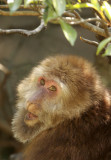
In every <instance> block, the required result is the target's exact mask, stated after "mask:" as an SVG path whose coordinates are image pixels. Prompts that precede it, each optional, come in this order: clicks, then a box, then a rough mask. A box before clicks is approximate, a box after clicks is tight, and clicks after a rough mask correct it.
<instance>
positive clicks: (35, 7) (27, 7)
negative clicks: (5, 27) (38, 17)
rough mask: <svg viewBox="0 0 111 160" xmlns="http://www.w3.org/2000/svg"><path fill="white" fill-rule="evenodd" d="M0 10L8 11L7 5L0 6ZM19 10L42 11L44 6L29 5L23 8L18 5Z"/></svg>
mask: <svg viewBox="0 0 111 160" xmlns="http://www.w3.org/2000/svg"><path fill="white" fill-rule="evenodd" d="M0 8H1V9H9V5H7V4H6V5H0ZM19 8H20V9H25V10H26V9H42V8H44V6H43V5H39V4H37V5H36V6H35V5H33V4H30V6H25V7H24V5H20V6H19Z"/></svg>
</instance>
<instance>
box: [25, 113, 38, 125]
mask: <svg viewBox="0 0 111 160" xmlns="http://www.w3.org/2000/svg"><path fill="white" fill-rule="evenodd" d="M38 121H39V120H38V116H36V115H34V114H32V113H30V112H29V113H27V114H26V115H25V118H24V122H25V124H26V125H28V126H31V127H33V126H34V125H35V124H36V123H37V122H38Z"/></svg>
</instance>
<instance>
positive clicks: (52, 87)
mask: <svg viewBox="0 0 111 160" xmlns="http://www.w3.org/2000/svg"><path fill="white" fill-rule="evenodd" d="M48 89H49V90H50V91H56V90H57V88H56V87H55V86H51V87H49V88H48Z"/></svg>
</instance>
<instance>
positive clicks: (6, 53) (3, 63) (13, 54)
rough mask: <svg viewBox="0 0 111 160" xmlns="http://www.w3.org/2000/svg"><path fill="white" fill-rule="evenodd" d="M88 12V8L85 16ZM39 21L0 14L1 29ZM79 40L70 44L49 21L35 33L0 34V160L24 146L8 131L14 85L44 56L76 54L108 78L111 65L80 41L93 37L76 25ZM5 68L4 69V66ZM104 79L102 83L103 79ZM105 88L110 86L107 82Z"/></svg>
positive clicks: (13, 109) (93, 38)
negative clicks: (27, 34) (30, 34)
mask: <svg viewBox="0 0 111 160" xmlns="http://www.w3.org/2000/svg"><path fill="white" fill-rule="evenodd" d="M89 14H91V13H90V12H89V11H88V10H87V12H85V13H84V15H82V16H84V17H87V15H88V16H89V17H90V15H89ZM39 23H40V21H39V19H37V18H36V17H23V16H22V17H3V16H1V17H0V28H2V29H11V28H22V29H29V30H31V29H34V28H36V26H38V25H39ZM75 28H76V30H77V32H78V39H77V41H76V43H75V46H74V47H71V46H70V44H69V43H68V41H67V40H66V39H65V37H64V35H63V33H62V30H61V28H60V27H59V25H53V24H49V25H48V26H47V28H46V29H45V30H43V31H42V32H40V33H39V34H38V35H35V36H31V37H25V36H22V35H18V34H14V35H0V160H9V156H10V155H11V154H13V153H19V152H21V151H22V149H23V145H22V144H21V143H19V142H17V141H16V140H15V139H14V138H13V135H12V132H11V120H12V118H13V114H14V111H15V104H16V99H17V97H16V87H17V85H18V83H19V82H20V80H22V79H23V78H24V77H25V76H26V75H27V74H28V73H29V72H30V71H31V69H32V68H33V67H34V66H36V65H37V64H38V63H39V62H40V61H41V60H42V59H44V58H45V57H47V56H53V55H56V54H73V55H74V54H76V55H79V56H82V57H85V58H86V59H88V60H89V61H90V62H92V63H94V65H95V67H96V68H97V69H98V72H99V73H100V74H101V75H104V76H103V78H104V79H106V83H107V77H109V75H108V74H111V73H110V72H109V73H108V72H106V70H108V69H109V67H110V65H109V64H108V63H107V62H106V60H104V61H105V62H104V63H103V60H102V61H101V58H99V60H98V57H96V55H95V53H96V47H95V46H91V45H89V44H86V43H84V42H82V41H81V40H80V39H79V37H80V36H83V37H84V38H87V39H90V40H95V39H96V37H95V35H94V34H93V33H91V32H89V31H87V30H85V29H83V28H81V27H80V26H76V27H75ZM5 67H6V68H5ZM104 79H103V81H104V83H105V80H104ZM107 84H108V87H110V84H109V83H107Z"/></svg>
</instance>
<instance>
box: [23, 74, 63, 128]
mask: <svg viewBox="0 0 111 160" xmlns="http://www.w3.org/2000/svg"><path fill="white" fill-rule="evenodd" d="M61 92H62V91H61V86H60V85H59V84H58V83H57V82H56V81H55V80H53V79H48V78H46V77H42V76H41V77H39V78H38V79H37V81H36V84H35V89H34V90H33V91H32V92H31V94H30V93H28V92H27V93H26V94H27V95H28V94H29V95H30V96H29V97H28V98H27V99H26V106H25V109H26V112H27V113H26V115H25V117H24V122H25V123H26V125H28V126H34V125H35V124H36V123H39V122H42V123H44V122H45V121H47V119H48V121H50V118H49V116H50V117H51V116H52V115H53V113H54V114H56V112H57V110H59V109H60V108H61V107H62V104H60V103H61V101H60V97H61V96H60V95H61ZM57 100H59V103H57ZM57 104H59V105H57ZM60 105H61V106H60ZM47 116H48V117H47ZM52 117H53V116H52ZM45 123H46V122H45Z"/></svg>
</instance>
